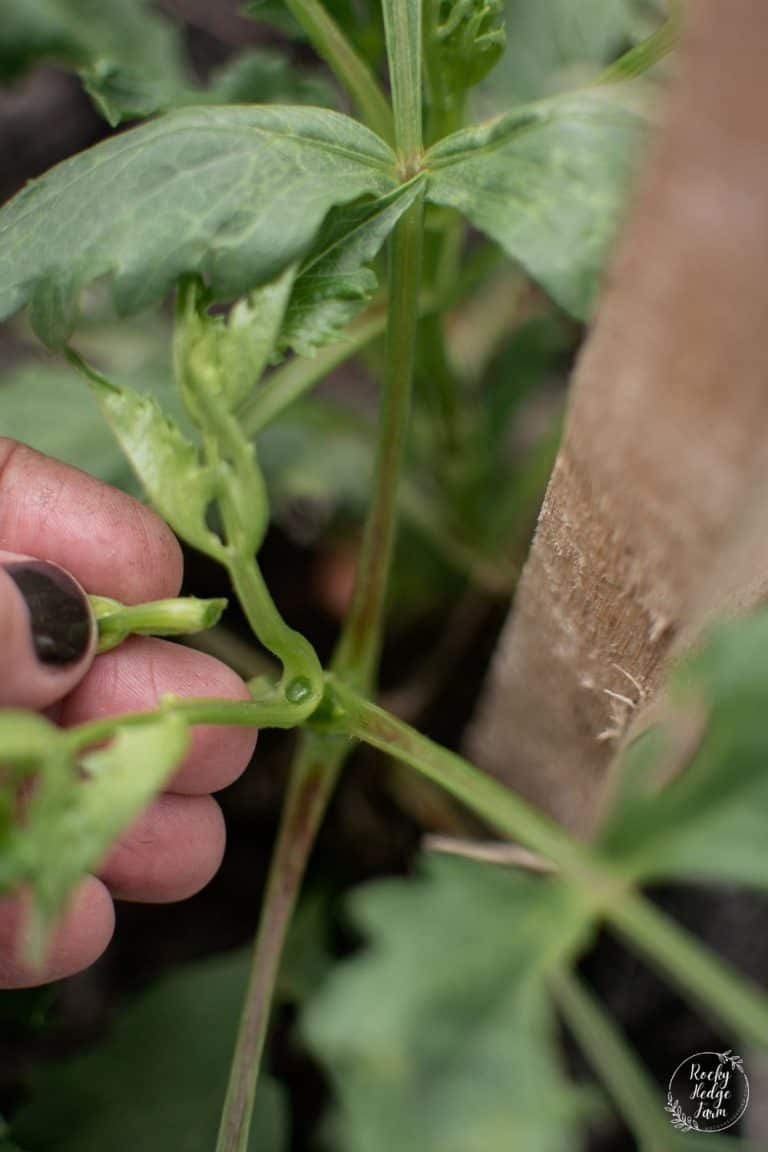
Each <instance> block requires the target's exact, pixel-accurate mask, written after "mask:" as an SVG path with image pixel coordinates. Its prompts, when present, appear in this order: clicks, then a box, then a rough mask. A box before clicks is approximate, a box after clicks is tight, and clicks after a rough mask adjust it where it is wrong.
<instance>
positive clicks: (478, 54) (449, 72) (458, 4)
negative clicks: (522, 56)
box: [425, 0, 506, 94]
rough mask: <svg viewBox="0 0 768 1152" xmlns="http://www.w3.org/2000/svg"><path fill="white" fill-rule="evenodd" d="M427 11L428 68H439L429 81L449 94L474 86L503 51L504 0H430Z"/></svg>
mask: <svg viewBox="0 0 768 1152" xmlns="http://www.w3.org/2000/svg"><path fill="white" fill-rule="evenodd" d="M428 12H429V19H428V20H427V33H426V34H427V37H428V45H427V54H428V60H429V71H430V72H431V73H433V74H434V71H437V70H439V72H440V78H439V80H437V78H435V77H434V75H432V76H431V82H432V84H433V85H434V84H435V83H437V85H438V86H439V87H440V88H443V89H447V91H448V92H449V93H452V94H455V93H457V92H462V91H464V90H465V89H467V88H472V87H474V85H475V84H478V83H479V82H480V81H481V80H482V79H483V77H484V76H485V75H487V73H488V72H490V70H491V69H492V68H493V67H494V65H495V64H496V63H497V62H498V60H499V59H500V57H501V54H502V53H503V51H504V46H505V43H506V29H505V26H504V4H503V0H432V3H431V6H430V9H429V10H428ZM426 15H427V12H425V17H426Z"/></svg>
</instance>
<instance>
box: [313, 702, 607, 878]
mask: <svg viewBox="0 0 768 1152" xmlns="http://www.w3.org/2000/svg"><path fill="white" fill-rule="evenodd" d="M332 695H333V697H334V698H335V702H336V706H337V709H338V713H337V715H338V720H337V726H338V730H339V731H345V732H346V733H347V734H348V735H350V736H352V737H354V738H355V739H358V740H362V741H363V742H364V743H366V744H370V745H371V746H372V747H374V748H379V749H380V750H381V751H382V752H387V753H389V755H391V756H393V757H395V759H397V760H402V761H403V762H404V763H406V764H409V765H410V766H411V768H414V769H415V770H416V771H417V772H420V773H421V775H423V776H426V777H427V778H428V779H430V780H432V781H434V782H435V783H436V784H439V785H440V786H441V787H443V788H445V790H446V791H447V792H450V793H451V795H452V796H454V797H456V799H457V800H461V801H462V802H463V803H464V804H466V806H467V807H468V808H470V809H471V811H473V812H474V813H475V815H477V816H480V817H481V818H482V819H483V820H485V821H487V822H488V824H489V825H490V826H492V827H494V828H495V829H496V830H497V831H498V832H500V833H501V834H502V835H504V836H505V837H507V838H510V839H516V840H520V841H521V842H522V843H523V844H525V846H526V847H528V848H532V849H533V850H534V851H536V852H539V853H540V854H541V855H542V856H545V857H546V858H547V859H549V860H551V861H552V862H553V863H555V864H556V865H558V867H560V868H561V869H563V871H565V872H567V873H568V874H569V875H572V874H574V873H576V874H578V875H580V876H583V877H584V878H585V880H586V879H590V880H591V881H592V882H593V883H594V886H595V889H596V890H597V889H599V888H602V887H603V886H604V883H605V878H604V876H603V874H602V872H598V871H597V869H595V868H593V866H592V864H591V861H590V858H589V853H588V851H587V850H586V849H585V848H583V847H582V846H580V845H579V844H577V843H576V841H575V840H573V839H572V838H571V837H570V836H569V835H568V833H567V832H566V831H565V830H564V829H563V828H561V827H560V825H559V824H556V823H555V821H554V820H552V819H550V818H549V817H548V816H545V815H544V814H543V813H542V812H539V811H538V810H537V809H536V808H534V807H532V806H531V805H530V804H528V803H526V801H525V800H523V799H522V798H521V797H519V796H518V795H517V794H516V793H514V792H512V791H510V790H509V789H508V788H505V787H504V786H503V785H502V784H500V783H499V782H498V781H497V780H494V779H493V778H492V777H491V776H487V775H485V773H483V772H480V771H478V769H477V768H475V767H473V766H472V765H471V764H469V763H468V762H467V761H466V760H464V759H463V758H462V757H461V756H458V755H457V754H456V753H455V752H451V751H449V750H448V749H447V748H443V747H441V746H440V745H439V744H435V743H434V741H432V740H430V739H429V737H428V736H423V735H422V734H421V733H420V732H417V731H416V729H415V728H411V726H410V725H409V724H406V723H404V721H402V720H398V719H397V718H396V717H395V716H392V715H390V713H389V712H386V711H385V710H384V709H383V708H379V707H378V705H376V704H372V703H371V702H370V701H368V700H366V699H364V698H363V697H362V696H361V695H360V694H359V693H358V692H356V691H355V690H354V689H353V688H351V687H350V686H349V685H347V684H344V683H341V682H339V681H336V680H333V681H332ZM608 882H609V884H610V887H611V889H613V890H615V887H616V882H615V880H614V879H613V877H608Z"/></svg>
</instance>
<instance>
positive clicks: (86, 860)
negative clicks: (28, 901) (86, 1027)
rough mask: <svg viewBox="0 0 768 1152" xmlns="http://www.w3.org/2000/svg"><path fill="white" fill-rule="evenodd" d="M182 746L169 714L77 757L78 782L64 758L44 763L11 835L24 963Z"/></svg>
mask: <svg viewBox="0 0 768 1152" xmlns="http://www.w3.org/2000/svg"><path fill="white" fill-rule="evenodd" d="M187 744H188V728H187V725H186V723H185V722H184V720H183V719H182V718H181V717H179V716H177V715H172V714H168V715H166V716H162V717H160V718H158V719H157V720H153V721H151V722H147V723H146V724H142V725H140V726H138V727H136V728H123V729H120V730H119V731H118V733H117V736H116V737H115V738H114V740H113V741H112V742H111V743H110V744H109V745H108V746H107V747H106V748H104V749H102V750H100V751H97V752H91V753H89V754H88V755H87V756H84V757H83V760H82V764H83V767H84V769H85V771H86V775H87V777H88V779H86V780H82V779H81V778H80V773H79V772H78V771H77V770H76V769H75V767H74V765H73V764H72V763H71V761H70V760H69V758H68V757H67V756H66V755H64V754H60V755H53V756H51V757H50V758H49V759H48V760H47V762H46V763H45V764H44V766H43V768H42V770H41V772H40V776H39V779H38V782H37V786H36V788H35V790H34V793H33V795H32V798H31V800H30V802H29V805H28V807H27V811H26V815H25V821H24V826H23V828H21V829H20V830H19V832H18V844H19V850H20V852H21V853H22V855H23V859H24V865H25V871H26V880H27V882H28V884H29V886H30V889H31V891H32V896H33V902H32V917H31V928H30V939H31V944H30V956H31V957H37V958H39V956H40V955H41V952H42V945H43V944H44V941H45V938H46V935H47V933H48V931H49V930H50V927H51V926H52V924H53V922H54V920H55V919H56V917H57V916H58V914H59V913H60V912H61V910H62V908H63V906H64V904H65V903H66V900H67V899H68V897H69V896H70V895H71V893H72V892H73V891H74V889H75V887H76V886H77V884H78V882H79V881H80V880H81V879H82V877H83V876H84V875H85V874H86V873H87V872H89V871H92V870H93V869H94V868H96V867H98V865H99V864H100V863H101V861H102V859H103V857H104V855H105V854H106V852H107V850H108V849H109V848H110V846H111V845H112V844H113V843H114V841H115V840H116V839H117V838H118V836H119V835H120V834H121V833H122V832H123V831H124V830H125V829H126V828H127V827H128V826H129V824H131V822H132V821H133V820H134V819H135V818H136V816H138V814H139V812H140V811H141V810H142V808H144V807H145V806H146V805H147V804H148V803H149V801H150V800H151V799H152V797H153V796H154V795H156V793H158V792H160V791H161V790H162V788H163V785H164V784H165V783H166V781H167V780H168V778H169V776H170V774H171V772H172V771H173V769H174V768H175V767H176V766H177V764H178V763H179V762H180V760H181V758H182V756H183V755H184V753H185V751H186V749H187Z"/></svg>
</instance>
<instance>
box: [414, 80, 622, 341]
mask: <svg viewBox="0 0 768 1152" xmlns="http://www.w3.org/2000/svg"><path fill="white" fill-rule="evenodd" d="M637 125H638V118H637V116H635V115H634V114H632V113H631V112H630V111H628V110H626V109H623V108H622V107H621V106H620V105H619V104H617V103H615V102H613V101H611V100H609V99H607V98H605V97H601V96H599V95H596V94H585V93H576V94H573V95H571V96H568V97H561V98H558V99H554V100H551V101H547V102H543V103H541V104H533V105H529V106H527V107H521V108H517V109H515V110H514V111H513V112H510V113H509V114H508V115H506V116H500V117H498V118H497V119H496V120H492V121H490V122H489V123H487V124H481V125H479V126H478V127H475V128H468V129H465V130H463V131H461V132H456V133H454V135H452V136H449V137H447V138H446V139H444V140H442V141H440V142H439V143H438V144H436V145H435V146H434V147H433V148H431V149H430V151H429V153H428V154H427V163H428V165H429V170H430V179H429V184H428V190H427V197H428V199H429V200H431V201H432V203H434V204H443V205H446V206H448V207H451V208H457V209H458V210H459V211H460V212H463V213H464V215H465V216H466V217H467V218H468V219H469V221H470V223H472V224H473V225H474V226H475V227H476V228H479V229H480V230H481V231H483V232H485V233H487V234H488V235H489V236H490V237H491V238H492V239H493V240H496V241H497V242H498V243H499V244H500V245H501V246H502V247H503V248H504V249H505V251H506V252H507V253H508V255H510V256H512V257H513V258H514V259H515V260H517V261H519V263H520V264H522V265H523V267H524V268H525V269H526V271H527V272H528V273H529V274H530V276H532V277H533V279H534V280H537V281H538V282H539V283H540V284H541V285H542V286H543V287H544V288H545V289H546V291H547V292H549V293H550V295H551V296H552V297H553V298H554V299H555V300H556V301H557V303H558V304H560V305H561V307H563V308H565V309H566V311H568V312H571V313H572V314H573V315H574V316H576V317H578V318H579V319H587V318H588V317H589V315H590V313H591V310H592V307H593V305H594V302H595V298H596V295H597V291H598V283H599V276H600V272H601V269H602V266H603V262H604V259H605V257H606V254H607V251H608V248H609V246H610V244H611V241H612V240H613V237H614V233H615V230H616V225H617V219H618V216H619V212H620V209H621V207H622V203H623V197H624V191H625V187H626V184H627V179H628V176H629V167H630V164H629V161H630V158H631V154H632V144H633V142H634V140H635V135H636V129H637Z"/></svg>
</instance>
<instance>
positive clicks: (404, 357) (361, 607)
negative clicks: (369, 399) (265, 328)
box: [333, 196, 423, 691]
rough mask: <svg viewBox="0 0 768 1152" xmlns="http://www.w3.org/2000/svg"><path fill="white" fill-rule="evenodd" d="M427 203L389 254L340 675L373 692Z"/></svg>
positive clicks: (405, 222) (415, 209)
mask: <svg viewBox="0 0 768 1152" xmlns="http://www.w3.org/2000/svg"><path fill="white" fill-rule="evenodd" d="M422 221H423V201H422V197H421V196H419V198H418V200H416V201H415V202H414V203H413V204H412V205H411V207H410V208H409V209H408V210H407V212H405V213H404V214H403V216H402V217H401V218H400V221H399V222H398V225H397V228H396V229H395V233H394V236H393V238H392V242H391V251H390V289H389V301H390V303H389V327H388V329H387V367H386V380H385V386H384V392H383V395H382V399H381V408H380V411H379V438H378V443H377V446H376V463H375V470H374V496H373V502H372V504H371V507H370V511H369V514H368V519H367V521H366V525H365V531H364V534H363V544H362V548H361V552H360V559H359V563H358V571H357V580H356V583H355V590H354V594H353V597H352V605H351V607H350V610H349V614H348V616H347V619H346V622H345V625H344V630H343V632H342V637H341V641H340V643H339V646H338V648H337V651H336V655H335V657H334V660H333V668H334V671H336V672H337V673H338V674H339V675H340V676H341V677H342V678H344V679H348V680H351V681H353V682H354V683H355V684H357V685H358V686H359V687H361V688H364V689H365V690H366V691H367V690H369V689H370V687H371V684H372V681H373V675H374V671H375V669H376V667H377V665H378V661H379V654H380V651H381V637H382V628H383V619H384V602H385V597H386V591H387V585H388V582H389V572H390V568H391V562H392V547H393V544H394V538H395V525H396V519H397V517H396V509H397V495H398V485H399V479H400V471H401V464H402V459H403V449H404V446H405V437H406V432H407V428H408V416H409V412H410V406H411V387H412V383H413V364H414V352H415V347H416V331H417V326H418V300H419V286H420V276H421V243H422V230H423V224H422Z"/></svg>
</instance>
